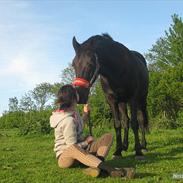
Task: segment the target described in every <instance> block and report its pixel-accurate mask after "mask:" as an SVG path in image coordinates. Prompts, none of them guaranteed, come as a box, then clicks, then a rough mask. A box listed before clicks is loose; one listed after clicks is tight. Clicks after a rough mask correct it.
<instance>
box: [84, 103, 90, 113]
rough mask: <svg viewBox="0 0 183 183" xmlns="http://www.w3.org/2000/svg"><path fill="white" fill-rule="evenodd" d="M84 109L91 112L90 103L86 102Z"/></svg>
mask: <svg viewBox="0 0 183 183" xmlns="http://www.w3.org/2000/svg"><path fill="white" fill-rule="evenodd" d="M83 111H84V112H85V113H89V112H90V106H89V104H85V105H84V107H83Z"/></svg>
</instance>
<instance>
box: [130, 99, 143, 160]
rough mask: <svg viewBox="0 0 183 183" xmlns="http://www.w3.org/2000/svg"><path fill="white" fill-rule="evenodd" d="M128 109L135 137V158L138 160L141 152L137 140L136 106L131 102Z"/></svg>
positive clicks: (141, 154)
mask: <svg viewBox="0 0 183 183" xmlns="http://www.w3.org/2000/svg"><path fill="white" fill-rule="evenodd" d="M130 108H131V127H132V130H133V133H134V137H135V151H136V154H135V155H136V157H137V158H139V159H140V157H142V156H143V153H142V151H141V145H140V140H139V133H138V130H139V124H138V120H137V104H136V102H135V101H132V102H131V103H130Z"/></svg>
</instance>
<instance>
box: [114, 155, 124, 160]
mask: <svg viewBox="0 0 183 183" xmlns="http://www.w3.org/2000/svg"><path fill="white" fill-rule="evenodd" d="M121 158H122V156H121V155H112V159H113V160H118V159H121Z"/></svg>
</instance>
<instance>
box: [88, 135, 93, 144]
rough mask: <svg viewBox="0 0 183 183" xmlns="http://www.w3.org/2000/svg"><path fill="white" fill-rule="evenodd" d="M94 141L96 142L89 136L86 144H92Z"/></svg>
mask: <svg viewBox="0 0 183 183" xmlns="http://www.w3.org/2000/svg"><path fill="white" fill-rule="evenodd" d="M93 141H94V138H93V137H92V136H88V137H87V138H86V142H87V143H88V144H90V143H92V142H93Z"/></svg>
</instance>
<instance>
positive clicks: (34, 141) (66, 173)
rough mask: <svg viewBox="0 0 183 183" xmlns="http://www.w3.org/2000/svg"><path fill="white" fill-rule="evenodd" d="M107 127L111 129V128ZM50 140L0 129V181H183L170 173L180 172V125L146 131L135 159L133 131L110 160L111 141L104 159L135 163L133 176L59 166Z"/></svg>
mask: <svg viewBox="0 0 183 183" xmlns="http://www.w3.org/2000/svg"><path fill="white" fill-rule="evenodd" d="M98 130H99V129H98ZM94 131H95V129H94ZM105 131H108V130H105ZM110 131H112V133H114V132H113V129H111V130H110ZM103 132H104V131H103ZM100 133H101V132H98V133H96V134H98V135H99V134H100ZM53 140H54V139H53V135H40V136H39V135H29V136H20V135H18V131H17V130H0V144H1V145H0V182H1V183H58V182H64V183H70V182H77V183H78V182H86V183H87V182H115V183H116V182H134V183H135V182H144V183H148V182H149V183H150V182H163V183H167V182H183V179H179V180H175V179H173V178H172V177H173V174H181V175H182V174H183V129H177V130H159V131H152V132H151V133H150V134H148V135H147V140H148V149H149V151H148V152H146V153H145V154H146V160H144V161H137V160H135V159H134V155H133V154H134V152H133V138H132V133H130V142H131V144H130V147H129V150H128V152H124V153H123V158H122V159H119V160H112V152H113V151H114V147H115V144H114V145H113V147H112V149H111V151H110V154H109V156H108V158H107V162H108V163H109V164H111V165H116V166H118V167H128V166H134V167H136V172H137V175H136V178H135V179H132V180H127V179H125V178H111V177H99V178H92V177H88V176H85V175H84V174H83V173H82V169H83V167H73V168H70V169H60V168H59V167H58V166H57V162H56V159H55V154H54V152H53Z"/></svg>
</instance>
